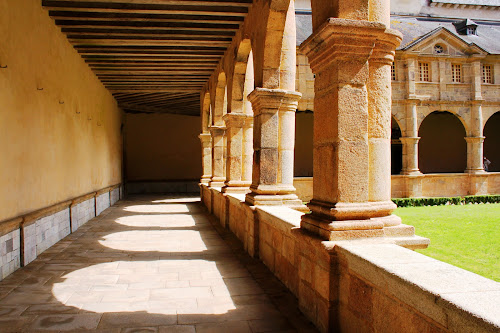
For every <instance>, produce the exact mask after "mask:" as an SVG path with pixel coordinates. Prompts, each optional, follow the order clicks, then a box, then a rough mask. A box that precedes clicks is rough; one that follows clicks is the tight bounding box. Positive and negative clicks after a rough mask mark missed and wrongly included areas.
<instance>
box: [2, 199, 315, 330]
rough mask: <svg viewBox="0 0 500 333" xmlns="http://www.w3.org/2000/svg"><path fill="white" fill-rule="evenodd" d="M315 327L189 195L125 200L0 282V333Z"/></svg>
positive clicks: (264, 269)
mask: <svg viewBox="0 0 500 333" xmlns="http://www.w3.org/2000/svg"><path fill="white" fill-rule="evenodd" d="M37 331H43V332H60V331H71V332H75V331H85V332H89V331H90V332H221V331H227V332H315V331H316V330H315V328H314V327H313V326H312V324H311V323H310V322H309V321H308V320H307V319H306V318H305V317H304V316H303V315H302V314H301V313H300V311H299V310H298V306H297V300H296V299H295V297H294V296H293V295H292V294H291V293H290V292H289V291H288V290H287V289H286V288H285V287H284V286H283V285H282V284H281V283H280V282H279V281H278V280H277V279H276V278H275V277H274V276H273V274H272V273H271V272H270V271H269V270H268V269H267V268H266V267H265V266H264V265H263V264H262V263H261V262H259V261H258V260H255V259H253V258H251V257H249V256H248V255H247V254H246V252H244V250H243V249H242V247H241V244H240V242H239V241H238V240H237V239H236V238H235V237H234V236H233V235H232V234H231V233H230V232H229V231H227V230H225V229H223V228H222V227H220V225H218V224H217V223H216V221H215V220H214V219H213V218H212V217H211V216H210V215H209V214H207V212H206V211H205V209H204V207H203V206H202V204H201V203H200V201H199V198H196V197H186V196H174V195H163V196H160V195H155V196H151V195H149V196H132V197H129V198H127V199H126V200H122V201H119V202H118V203H117V204H115V205H114V206H113V207H111V208H109V209H107V210H106V211H105V212H103V213H102V214H101V215H100V216H99V217H96V218H94V219H92V220H91V221H89V222H87V223H86V224H85V225H83V226H82V227H80V229H79V230H78V231H76V232H75V233H73V234H71V235H69V236H68V237H66V238H64V239H63V240H62V241H60V242H59V243H57V244H55V245H54V246H52V247H51V248H49V249H48V250H46V251H45V252H44V253H42V254H41V255H40V256H39V257H38V258H37V259H36V260H35V261H34V262H32V263H30V264H29V265H28V266H26V267H24V268H21V269H20V270H18V271H16V272H15V273H14V274H12V275H11V276H9V277H7V278H6V279H4V280H3V281H1V282H0V332H37Z"/></svg>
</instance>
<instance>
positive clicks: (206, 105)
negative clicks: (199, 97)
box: [201, 92, 212, 133]
mask: <svg viewBox="0 0 500 333" xmlns="http://www.w3.org/2000/svg"><path fill="white" fill-rule="evenodd" d="M210 111H211V108H210V93H209V92H206V93H205V97H204V98H203V104H202V113H201V132H202V133H208V128H209V127H210V124H211V123H212V119H211V118H212V115H211V112H210Z"/></svg>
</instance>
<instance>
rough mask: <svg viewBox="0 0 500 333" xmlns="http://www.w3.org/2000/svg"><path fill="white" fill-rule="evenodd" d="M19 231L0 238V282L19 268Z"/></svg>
mask: <svg viewBox="0 0 500 333" xmlns="http://www.w3.org/2000/svg"><path fill="white" fill-rule="evenodd" d="M20 237H21V233H20V230H19V229H17V230H13V231H11V232H9V233H7V234H5V235H3V236H0V281H1V280H2V279H4V278H6V277H7V276H8V275H10V274H12V273H13V272H14V271H15V270H16V269H18V268H19V267H21V247H20V244H21V242H20Z"/></svg>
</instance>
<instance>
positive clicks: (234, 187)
mask: <svg viewBox="0 0 500 333" xmlns="http://www.w3.org/2000/svg"><path fill="white" fill-rule="evenodd" d="M251 184H252V183H251V182H245V181H230V182H225V184H224V187H222V193H235V194H247V193H249V192H250V185H251Z"/></svg>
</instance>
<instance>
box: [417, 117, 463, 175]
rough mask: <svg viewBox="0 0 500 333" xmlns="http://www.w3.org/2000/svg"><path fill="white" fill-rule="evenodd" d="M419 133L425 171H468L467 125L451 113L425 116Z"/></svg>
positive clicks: (419, 158)
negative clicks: (466, 169) (465, 126)
mask: <svg viewBox="0 0 500 333" xmlns="http://www.w3.org/2000/svg"><path fill="white" fill-rule="evenodd" d="M418 135H419V136H420V141H419V143H418V152H419V153H418V163H419V167H420V171H421V172H422V173H446V172H464V170H465V168H466V166H467V143H466V141H465V139H464V138H465V136H466V132H465V128H464V126H463V124H462V122H461V121H460V119H458V117H457V116H455V115H454V114H452V113H450V112H446V111H444V112H440V111H434V112H432V113H431V114H429V115H428V116H427V117H425V119H424V121H423V122H422V124H421V125H420V128H419V131H418Z"/></svg>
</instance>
